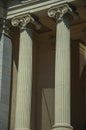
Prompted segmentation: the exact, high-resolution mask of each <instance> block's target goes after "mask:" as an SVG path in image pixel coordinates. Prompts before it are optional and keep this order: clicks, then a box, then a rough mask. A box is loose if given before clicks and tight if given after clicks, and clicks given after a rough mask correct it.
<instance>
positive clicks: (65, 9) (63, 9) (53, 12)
mask: <svg viewBox="0 0 86 130" xmlns="http://www.w3.org/2000/svg"><path fill="white" fill-rule="evenodd" d="M67 13H69V14H71V13H72V9H71V8H70V7H69V5H68V4H65V5H60V6H56V7H52V8H50V9H49V10H48V16H49V17H51V18H53V17H56V18H58V21H59V20H61V19H62V17H63V16H64V15H65V14H67Z"/></svg>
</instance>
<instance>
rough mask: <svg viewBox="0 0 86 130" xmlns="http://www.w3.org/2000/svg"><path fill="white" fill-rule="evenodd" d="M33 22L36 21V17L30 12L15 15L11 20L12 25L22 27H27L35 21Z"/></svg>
mask: <svg viewBox="0 0 86 130" xmlns="http://www.w3.org/2000/svg"><path fill="white" fill-rule="evenodd" d="M33 22H34V18H33V17H31V15H30V14H27V15H24V16H18V17H14V18H13V19H12V20H11V24H12V26H14V27H20V29H25V28H26V26H27V24H29V23H33Z"/></svg>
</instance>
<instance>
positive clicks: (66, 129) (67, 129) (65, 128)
mask: <svg viewBox="0 0 86 130" xmlns="http://www.w3.org/2000/svg"><path fill="white" fill-rule="evenodd" d="M51 130H73V127H72V126H70V125H67V124H66V125H63V124H61V125H58V124H57V125H54V126H53V128H52V129H51Z"/></svg>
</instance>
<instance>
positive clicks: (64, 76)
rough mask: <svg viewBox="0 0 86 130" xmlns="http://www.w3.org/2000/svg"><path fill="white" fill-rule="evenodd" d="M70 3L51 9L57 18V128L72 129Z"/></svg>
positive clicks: (58, 129) (51, 13) (55, 127)
mask: <svg viewBox="0 0 86 130" xmlns="http://www.w3.org/2000/svg"><path fill="white" fill-rule="evenodd" d="M69 12H71V9H70V7H69V6H68V5H63V6H60V7H57V8H52V9H50V10H49V12H48V15H49V16H50V17H55V18H56V56H55V57H56V58H55V124H54V126H53V129H55V130H71V129H72V126H71V124H70V28H69V14H68V13H69Z"/></svg>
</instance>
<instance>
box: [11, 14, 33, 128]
mask: <svg viewBox="0 0 86 130" xmlns="http://www.w3.org/2000/svg"><path fill="white" fill-rule="evenodd" d="M31 20H32V19H31V17H30V16H29V15H27V16H25V17H23V18H22V17H20V18H18V19H17V18H14V19H13V20H12V25H13V26H18V25H19V26H20V47H19V66H18V81H17V97H16V117H15V130H30V114H31V89H32V31H31V29H30V28H27V24H28V23H29V22H30V21H31Z"/></svg>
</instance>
